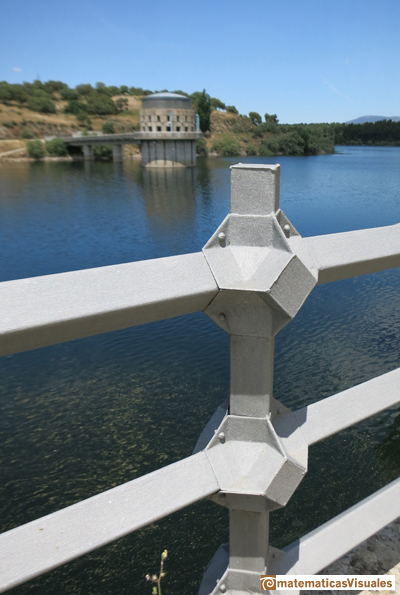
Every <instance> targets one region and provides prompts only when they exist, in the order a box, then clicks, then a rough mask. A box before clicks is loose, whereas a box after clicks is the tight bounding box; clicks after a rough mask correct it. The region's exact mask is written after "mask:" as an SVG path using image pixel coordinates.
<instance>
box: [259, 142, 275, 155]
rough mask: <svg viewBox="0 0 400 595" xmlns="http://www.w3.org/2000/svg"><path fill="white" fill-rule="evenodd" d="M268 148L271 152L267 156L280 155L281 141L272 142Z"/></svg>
mask: <svg viewBox="0 0 400 595" xmlns="http://www.w3.org/2000/svg"><path fill="white" fill-rule="evenodd" d="M266 148H267V149H268V150H269V151H270V153H268V154H267V155H278V153H279V141H278V139H273V140H270V141H269V142H268V143H267V145H266ZM260 155H261V153H260Z"/></svg>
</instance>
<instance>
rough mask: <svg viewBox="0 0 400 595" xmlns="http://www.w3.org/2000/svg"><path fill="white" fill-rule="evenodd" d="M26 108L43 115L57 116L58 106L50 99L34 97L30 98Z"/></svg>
mask: <svg viewBox="0 0 400 595" xmlns="http://www.w3.org/2000/svg"><path fill="white" fill-rule="evenodd" d="M26 107H27V108H28V109H30V110H32V111H33V112H40V113H42V114H55V113H56V106H55V103H54V101H52V100H51V99H50V98H49V97H44V96H33V97H29V99H28V101H27V103H26Z"/></svg>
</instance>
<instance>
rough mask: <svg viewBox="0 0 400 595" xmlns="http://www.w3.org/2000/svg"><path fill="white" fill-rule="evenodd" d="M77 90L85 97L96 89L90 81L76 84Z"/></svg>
mask: <svg viewBox="0 0 400 595" xmlns="http://www.w3.org/2000/svg"><path fill="white" fill-rule="evenodd" d="M75 90H76V92H77V93H79V95H83V96H84V97H86V96H87V95H90V94H91V93H93V91H94V89H93V87H92V85H90V84H89V83H88V84H85V85H76V87H75Z"/></svg>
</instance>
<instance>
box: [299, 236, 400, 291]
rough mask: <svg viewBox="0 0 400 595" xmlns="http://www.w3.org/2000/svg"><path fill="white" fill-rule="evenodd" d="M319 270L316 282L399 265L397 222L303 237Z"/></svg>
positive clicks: (399, 244) (326, 281)
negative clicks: (386, 225)
mask: <svg viewBox="0 0 400 595" xmlns="http://www.w3.org/2000/svg"><path fill="white" fill-rule="evenodd" d="M304 242H305V243H306V245H307V248H308V250H309V251H310V254H311V255H312V257H313V259H314V261H315V264H316V265H317V267H318V269H319V275H318V283H329V282H331V281H339V280H340V279H348V278H349V277H357V276H358V275H365V274H367V273H375V272H378V271H383V270H385V269H392V268H395V267H398V266H400V224H396V225H390V226H388V227H376V228H374V229H361V230H357V231H348V232H345V233H334V234H329V235H325V236H314V237H311V238H304Z"/></svg>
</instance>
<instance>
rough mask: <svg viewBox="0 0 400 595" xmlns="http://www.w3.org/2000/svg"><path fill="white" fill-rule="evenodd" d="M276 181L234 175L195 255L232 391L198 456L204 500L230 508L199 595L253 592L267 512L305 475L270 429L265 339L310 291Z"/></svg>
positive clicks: (241, 172) (269, 174)
mask: <svg viewBox="0 0 400 595" xmlns="http://www.w3.org/2000/svg"><path fill="white" fill-rule="evenodd" d="M279 176H280V166H279V165H243V164H239V165H235V166H233V167H232V168H231V208H230V214H229V215H228V216H227V217H226V219H225V220H224V221H223V223H222V224H221V225H220V227H219V228H218V229H217V231H216V232H215V233H214V235H213V236H212V237H211V239H210V240H209V241H208V242H207V244H206V245H205V247H204V249H203V251H204V254H205V256H206V258H207V261H208V264H209V265H210V268H211V270H212V272H213V275H214V277H215V279H216V281H217V285H218V288H219V290H220V291H219V292H218V294H217V295H216V297H215V298H214V300H213V301H212V302H211V304H210V305H209V306H208V307H207V308H206V310H205V313H206V314H207V315H208V316H210V318H212V320H214V322H216V323H217V324H218V325H219V326H220V327H222V328H223V329H224V330H225V331H227V332H228V333H229V334H230V339H231V390H230V405H229V410H228V412H227V414H226V416H225V417H224V419H223V420H222V423H220V425H219V427H217V428H215V436H216V437H218V439H217V438H215V437H214V438H212V439H211V441H210V442H209V444H208V446H207V447H206V453H207V454H208V456H209V459H210V461H211V464H212V466H213V468H214V470H215V473H216V476H217V479H218V481H219V484H220V487H221V490H220V492H219V493H218V494H216V495H215V496H211V499H213V500H214V501H215V502H217V503H219V504H221V505H224V506H227V507H228V508H229V517H230V524H229V556H228V559H227V563H228V568H227V569H226V570H225V572H224V573H223V574H222V576H221V573H219V576H218V573H217V576H216V575H215V572H217V571H216V568H221V560H222V558H223V556H224V555H225V556H226V548H225V549H221V548H220V550H218V552H217V554H216V557H215V560H214V559H213V562H212V563H211V565H210V568H209V570H208V571H207V572H206V574H205V576H204V578H203V582H202V585H201V587H200V593H201V595H206V594H207V595H208V594H209V593H213V594H215V595H216V594H219V593H231V594H234V593H247V592H251V593H254V592H258V591H259V589H260V575H262V574H265V573H266V572H267V565H268V549H269V546H268V527H269V512H270V511H271V510H274V509H276V508H279V507H281V506H284V505H285V504H286V502H287V500H288V499H289V498H290V496H291V494H292V493H293V491H294V490H295V489H296V487H297V485H298V483H299V482H300V481H301V479H302V477H303V475H304V473H305V471H306V467H307V449H306V446H304V445H303V444H302V443H301V440H300V443H299V442H297V443H296V445H294V444H293V443H290V442H291V440H290V439H289V440H287V441H286V443H283V442H282V441H281V439H280V436H279V435H278V431H277V429H276V428H275V426H274V422H275V419H277V418H278V417H279V415H280V414H281V413H283V411H285V412H287V411H288V410H287V409H286V408H285V407H283V406H282V405H280V404H279V403H278V402H277V401H275V400H274V398H273V395H272V392H273V369H274V337H275V334H276V333H277V332H278V331H279V330H280V329H281V328H282V327H283V326H285V325H286V324H287V323H288V322H289V321H290V320H291V319H292V318H293V316H294V315H295V314H296V313H297V311H298V310H299V308H300V307H301V305H302V304H303V302H304V300H305V299H306V297H307V296H308V294H309V293H310V291H311V290H312V288H313V287H314V285H315V283H316V276H315V275H314V274H313V272H312V271H310V270H309V268H308V267H307V266H306V265H305V264H304V262H303V260H302V258H303V259H304V253H305V251H304V250H303V248H304V247H303V246H302V239H301V238H300V236H299V234H298V233H297V231H296V230H295V229H294V228H293V226H292V225H291V224H290V223H289V222H288V220H287V219H286V217H285V216H284V215H283V213H282V212H281V210H280V209H279ZM291 236H293V237H296V239H295V242H294V243H293V242H291V239H290V238H291ZM299 247H300V248H301V249H300V252H302V254H301V258H300V257H299V255H298V254H297V252H298V248H299ZM220 421H221V419H220V418H219V420H218V422H220ZM208 431H210V430H208ZM303 446H304V448H303ZM296 449H297V450H296ZM292 450H293V451H295V452H296V454H293V452H292ZM298 452H301V453H302V454H301V456H300V460H299V457H298ZM289 453H290V455H289ZM296 456H297V458H298V460H297V464H296V465H292V464H291V463H289V464H288V461H289V460H293V457H296ZM283 468H285V471H283ZM213 573H214V574H213ZM210 585H211V586H210Z"/></svg>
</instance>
